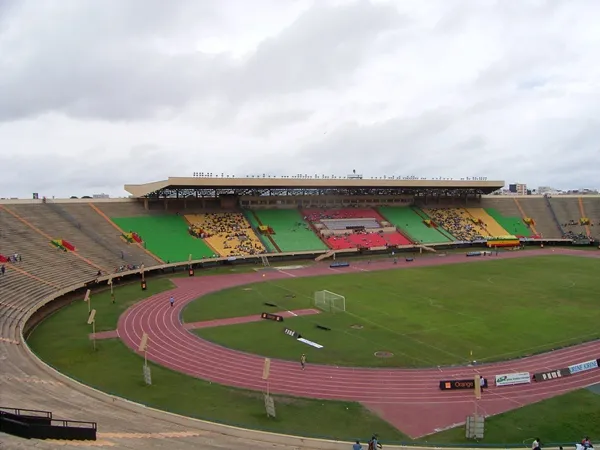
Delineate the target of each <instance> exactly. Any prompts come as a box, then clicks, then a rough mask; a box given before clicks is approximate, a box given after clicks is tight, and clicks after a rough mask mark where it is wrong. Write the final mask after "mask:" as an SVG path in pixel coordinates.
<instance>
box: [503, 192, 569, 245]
mask: <svg viewBox="0 0 600 450" xmlns="http://www.w3.org/2000/svg"><path fill="white" fill-rule="evenodd" d="M506 200H507V201H508V199H506ZM519 204H520V205H521V208H522V209H523V212H524V213H525V215H526V216H527V217H531V218H532V219H533V220H534V221H535V229H536V231H537V232H538V233H539V234H540V235H541V236H542V237H544V238H546V239H560V238H562V231H561V229H560V227H559V224H558V223H557V221H556V220H555V219H554V215H553V212H552V209H551V208H550V207H549V206H548V203H547V199H545V198H543V197H531V198H520V199H519Z"/></svg>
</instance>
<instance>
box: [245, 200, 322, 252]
mask: <svg viewBox="0 0 600 450" xmlns="http://www.w3.org/2000/svg"><path fill="white" fill-rule="evenodd" d="M254 213H255V214H256V216H257V217H258V219H259V220H260V222H261V223H260V224H261V225H266V226H269V227H271V228H272V229H273V231H274V232H275V234H274V235H272V236H271V237H272V238H273V240H274V241H275V242H276V243H277V246H278V247H279V248H280V249H281V251H282V252H299V251H309V250H327V249H328V248H327V246H326V245H325V243H324V242H323V241H321V239H319V237H318V236H317V235H316V234H315V233H314V232H313V231H312V229H311V228H310V226H309V225H308V224H307V223H306V221H305V220H304V218H303V217H302V215H301V214H300V212H299V211H298V210H297V209H261V210H256V211H254ZM250 215H252V213H250Z"/></svg>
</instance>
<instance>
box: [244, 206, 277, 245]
mask: <svg viewBox="0 0 600 450" xmlns="http://www.w3.org/2000/svg"><path fill="white" fill-rule="evenodd" d="M244 216H245V217H246V220H247V221H248V222H249V223H250V226H251V227H252V231H254V234H256V236H257V237H258V238H259V239H260V242H262V244H263V245H264V246H265V248H266V249H267V251H268V252H269V253H281V251H282V250H281V248H279V246H278V245H277V243H276V242H275V241H274V240H273V237H272V236H270V235H265V234H262V233H261V232H260V230H259V228H260V227H261V226H262V225H263V223H262V222H261V221H260V219H259V218H258V216H257V215H256V213H255V212H254V211H252V210H251V209H245V210H244Z"/></svg>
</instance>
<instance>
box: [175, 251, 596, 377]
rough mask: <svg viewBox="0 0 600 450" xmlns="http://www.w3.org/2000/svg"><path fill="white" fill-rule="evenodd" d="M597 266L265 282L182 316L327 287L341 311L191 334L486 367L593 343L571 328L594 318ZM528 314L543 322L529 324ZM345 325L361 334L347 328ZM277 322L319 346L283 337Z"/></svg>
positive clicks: (573, 261) (260, 304)
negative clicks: (341, 302)
mask: <svg viewBox="0 0 600 450" xmlns="http://www.w3.org/2000/svg"><path fill="white" fill-rule="evenodd" d="M598 269H600V260H595V259H587V258H577V257H570V256H547V257H530V258H523V259H511V260H502V259H498V260H493V261H488V262H485V263H480V264H456V265H450V266H443V267H442V266H437V267H427V268H416V269H407V270H396V271H384V272H364V273H359V274H356V273H355V274H351V275H334V276H324V277H313V278H292V279H286V280H277V281H273V282H269V281H267V282H264V283H257V284H253V285H249V286H242V287H236V288H232V289H228V290H225V291H221V292H217V293H214V294H211V295H209V296H206V297H203V298H202V299H201V300H198V301H197V302H194V303H192V304H190V305H189V306H188V307H187V308H186V309H185V310H184V313H183V319H184V321H185V322H195V321H201V320H209V319H215V318H225V317H236V316H245V315H250V314H257V313H260V312H262V311H265V310H266V311H273V312H274V311H281V310H288V309H289V310H291V309H299V308H307V307H310V306H311V303H312V296H313V293H314V291H316V290H320V289H327V290H330V291H333V292H336V293H339V294H342V295H344V296H346V308H347V312H346V313H338V314H330V313H322V314H319V315H313V316H301V317H294V318H290V319H286V320H285V322H284V323H283V324H280V323H276V322H271V321H262V322H257V323H249V324H242V325H231V326H227V327H217V328H205V329H199V330H196V331H195V332H196V333H197V334H198V335H199V336H201V337H203V338H205V339H208V340H211V341H214V342H216V343H219V344H221V345H224V346H226V347H231V348H235V349H239V350H243V351H246V352H251V353H257V354H260V355H264V356H268V357H273V358H282V359H290V360H296V359H298V355H299V354H300V353H302V352H305V353H307V357H308V359H309V361H311V362H314V363H324V364H334V365H355V366H372V367H375V366H403V367H417V366H435V365H446V364H461V363H465V362H467V361H469V360H473V359H475V360H478V361H480V362H484V361H487V362H489V361H496V360H503V359H510V358H514V357H518V356H523V355H527V354H532V353H539V352H542V351H547V350H550V349H552V348H556V347H560V346H565V345H571V344H575V343H579V342H582V341H586V340H591V339H593V338H598V337H600V331H599V330H595V329H586V330H582V329H581V326H580V319H581V313H582V311H585V314H586V318H587V320H590V321H591V323H595V322H597V321H598V320H600V308H599V307H598V296H597V274H598ZM267 277H268V275H267ZM266 279H267V280H268V278H266ZM290 294H293V295H295V296H296V297H295V298H289V295H290ZM265 302H269V303H275V304H277V305H278V307H275V308H272V307H268V306H265V305H264V303H265ZM532 318H535V320H536V321H537V323H541V324H544V326H542V327H531V321H532ZM316 324H319V325H324V326H327V327H329V328H331V331H323V330H320V329H317V328H316ZM355 324H359V325H362V326H363V328H362V329H360V330H358V329H354V328H352V327H351V326H352V325H355ZM284 326H285V327H289V328H292V329H294V330H296V331H298V332H300V333H301V334H302V335H303V336H305V337H306V338H308V339H310V340H313V341H316V342H318V343H320V344H322V345H324V348H323V349H314V348H312V347H307V346H305V345H303V344H301V343H298V342H297V341H295V340H293V339H290V338H289V337H287V336H285V335H284V334H283V328H284ZM381 350H385V351H389V352H392V353H394V357H393V358H387V359H385V358H376V357H375V356H374V355H373V354H374V353H375V352H376V351H381ZM471 351H472V352H473V356H471Z"/></svg>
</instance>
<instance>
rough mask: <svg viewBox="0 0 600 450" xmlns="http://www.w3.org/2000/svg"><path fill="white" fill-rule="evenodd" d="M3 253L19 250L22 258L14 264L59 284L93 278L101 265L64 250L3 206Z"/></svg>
mask: <svg viewBox="0 0 600 450" xmlns="http://www.w3.org/2000/svg"><path fill="white" fill-rule="evenodd" d="M0 232H1V238H2V240H1V241H0V253H2V254H7V255H12V254H15V253H18V254H20V255H21V256H22V261H21V262H18V263H7V264H6V266H7V268H10V267H11V266H13V265H14V267H15V268H19V269H22V270H24V271H26V272H28V273H30V274H32V275H34V276H36V277H38V278H40V279H42V280H46V281H51V282H52V283H53V284H55V285H58V287H65V286H68V285H70V284H72V283H73V279H84V280H87V281H91V280H93V279H94V278H95V277H96V274H97V272H98V268H97V267H94V266H92V265H90V264H87V263H86V262H85V261H84V260H82V259H81V258H80V257H78V256H77V255H76V254H75V253H73V252H63V251H61V250H59V249H57V248H55V247H52V246H51V245H50V242H49V241H48V238H47V237H45V236H43V235H40V234H39V233H38V232H37V231H35V230H33V229H31V228H30V227H28V226H26V225H24V224H23V223H22V222H21V221H20V220H19V219H17V218H16V217H14V216H13V215H12V214H10V213H8V212H7V211H6V210H5V209H4V208H0Z"/></svg>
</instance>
